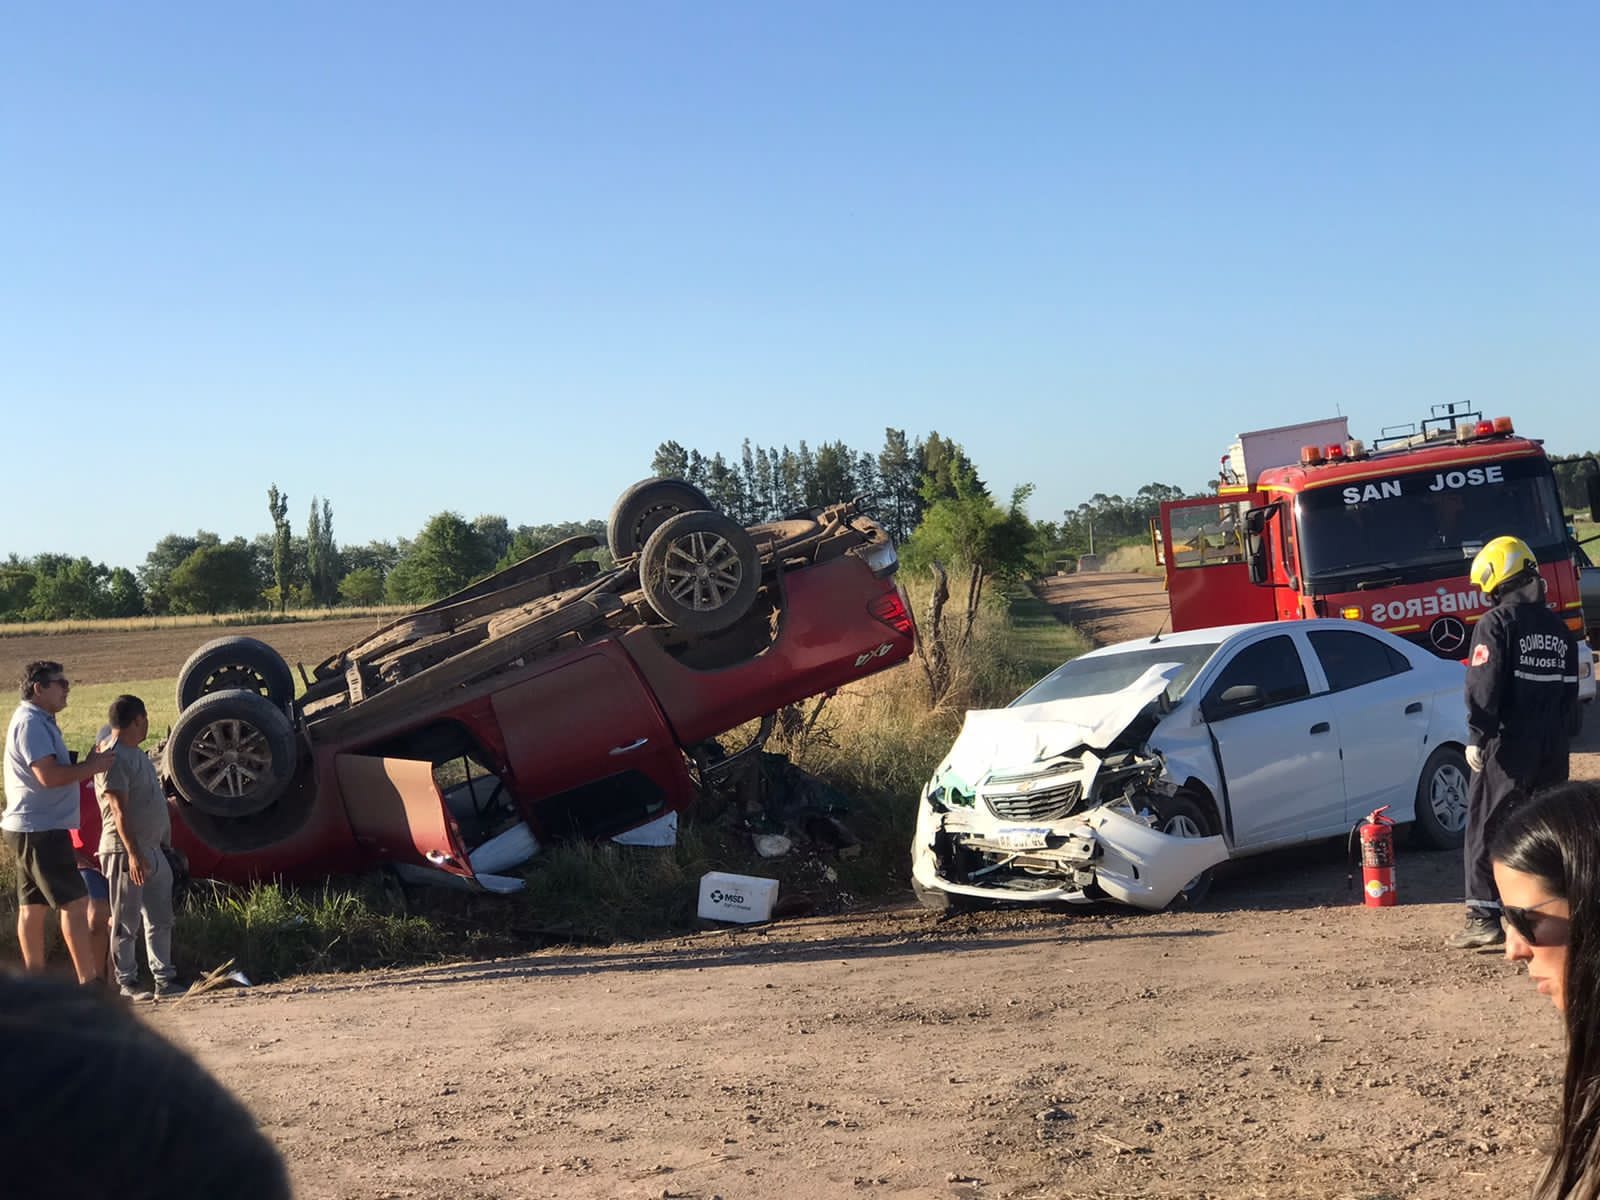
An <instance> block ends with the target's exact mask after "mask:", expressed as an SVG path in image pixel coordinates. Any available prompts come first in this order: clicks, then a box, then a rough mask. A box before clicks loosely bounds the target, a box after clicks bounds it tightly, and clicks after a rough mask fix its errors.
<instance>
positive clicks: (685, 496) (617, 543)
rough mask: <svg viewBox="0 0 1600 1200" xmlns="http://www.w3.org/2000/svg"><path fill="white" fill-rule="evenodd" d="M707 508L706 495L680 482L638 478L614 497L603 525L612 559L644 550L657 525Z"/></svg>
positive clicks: (658, 526) (678, 480) (625, 556)
mask: <svg viewBox="0 0 1600 1200" xmlns="http://www.w3.org/2000/svg"><path fill="white" fill-rule="evenodd" d="M710 508H711V501H710V500H707V499H706V494H705V493H704V492H702V491H701V490H700V489H699V488H697V487H695V486H694V484H692V483H685V482H684V481H683V480H681V479H642V480H640V481H639V482H638V483H636V484H634V485H633V486H632V487H631V488H629V489H628V490H627V491H625V492H623V493H622V495H620V496H618V497H617V502H616V504H614V505H612V508H611V519H610V520H608V521H607V522H606V544H607V545H608V546H610V548H611V557H612V558H618V559H621V558H628V557H630V556H632V555H635V554H637V553H639V551H641V550H643V549H644V544H645V543H646V542H647V541H649V540H650V535H651V534H652V533H654V532H655V531H656V530H657V529H659V528H660V527H661V523H662V522H663V521H666V520H668V519H670V518H672V517H675V516H677V515H678V514H679V513H686V512H704V511H708V510H710Z"/></svg>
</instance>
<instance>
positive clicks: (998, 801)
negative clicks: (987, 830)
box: [984, 780, 1083, 821]
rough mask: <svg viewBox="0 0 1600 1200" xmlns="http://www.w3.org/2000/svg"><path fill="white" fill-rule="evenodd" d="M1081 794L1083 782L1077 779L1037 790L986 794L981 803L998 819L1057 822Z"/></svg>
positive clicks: (1075, 804)
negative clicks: (996, 794)
mask: <svg viewBox="0 0 1600 1200" xmlns="http://www.w3.org/2000/svg"><path fill="white" fill-rule="evenodd" d="M1082 795H1083V784H1082V783H1081V782H1079V781H1078V780H1073V781H1072V782H1071V783H1064V784H1062V785H1061V786H1060V787H1053V788H1041V789H1040V790H1039V791H1037V792H1020V793H1018V792H1011V793H1007V794H1005V795H1000V796H995V795H988V796H985V797H984V802H985V803H986V804H988V806H989V811H990V812H992V813H993V814H994V815H995V816H997V817H999V818H1000V819H1001V820H1002V821H1059V820H1060V819H1061V818H1062V817H1065V816H1069V815H1070V814H1071V812H1072V810H1073V809H1074V808H1076V807H1077V805H1078V800H1079V798H1080V797H1082Z"/></svg>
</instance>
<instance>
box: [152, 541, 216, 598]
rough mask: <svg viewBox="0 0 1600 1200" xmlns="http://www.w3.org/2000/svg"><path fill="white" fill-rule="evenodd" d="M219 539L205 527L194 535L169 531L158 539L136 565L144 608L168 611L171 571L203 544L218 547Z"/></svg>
mask: <svg viewBox="0 0 1600 1200" xmlns="http://www.w3.org/2000/svg"><path fill="white" fill-rule="evenodd" d="M221 544H222V539H221V538H219V537H218V536H217V535H216V534H214V533H210V532H208V531H207V530H204V529H201V530H198V531H197V532H196V533H195V535H194V536H193V537H187V536H185V535H184V534H181V533H169V534H167V536H166V537H164V538H162V539H161V540H160V541H159V542H157V543H156V544H155V546H154V548H153V549H151V551H150V553H149V554H147V555H146V556H145V560H144V565H143V566H142V567H140V568H139V572H138V574H139V584H140V586H142V587H143V588H144V600H145V607H146V608H147V609H149V611H150V612H152V613H165V612H168V611H171V599H170V596H169V595H168V590H167V584H168V582H169V581H170V580H171V578H172V573H173V572H174V571H176V570H177V569H178V567H179V566H181V565H182V564H183V561H184V560H185V559H187V558H188V557H189V556H190V555H191V554H193V553H194V552H195V551H196V550H198V549H200V548H201V547H202V546H220V545H221Z"/></svg>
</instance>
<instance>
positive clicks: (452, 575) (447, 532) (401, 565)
mask: <svg viewBox="0 0 1600 1200" xmlns="http://www.w3.org/2000/svg"><path fill="white" fill-rule="evenodd" d="M493 565H494V559H492V558H490V557H489V547H488V545H487V543H485V541H484V539H483V536H482V535H481V534H479V533H478V531H477V530H476V529H474V528H473V527H472V526H471V525H470V524H468V523H467V522H466V521H464V520H463V519H462V518H461V516H460V515H459V514H457V513H453V512H442V513H437V514H435V515H434V516H433V517H431V518H429V520H428V523H427V524H426V525H424V526H423V527H422V532H421V533H419V534H417V540H416V542H414V543H413V544H412V547H411V552H410V553H409V554H407V555H406V556H405V557H404V558H402V559H401V560H400V561H399V562H398V563H396V564H395V568H394V570H392V571H390V572H389V578H388V579H387V580H386V581H385V584H384V593H385V595H387V596H388V597H389V598H390V599H391V600H393V601H394V602H396V603H400V604H420V603H425V602H427V601H432V600H437V599H439V598H440V597H441V596H448V595H449V594H450V593H451V592H454V591H457V590H459V589H460V588H463V587H466V585H467V584H469V583H471V582H472V581H473V580H474V579H476V578H478V577H479V576H480V575H483V574H486V573H487V572H488V571H489V569H490V568H491V567H492V566H493Z"/></svg>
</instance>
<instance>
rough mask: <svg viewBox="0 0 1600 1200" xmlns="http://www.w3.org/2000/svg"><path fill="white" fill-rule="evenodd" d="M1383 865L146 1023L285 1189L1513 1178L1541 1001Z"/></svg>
mask: <svg viewBox="0 0 1600 1200" xmlns="http://www.w3.org/2000/svg"><path fill="white" fill-rule="evenodd" d="M1135 578H1137V577H1135ZM1098 582H1099V584H1100V585H1103V587H1104V589H1105V590H1103V591H1100V592H1099V593H1098V595H1097V594H1096V585H1093V584H1086V585H1085V586H1084V587H1083V588H1082V589H1075V588H1072V587H1070V586H1065V587H1064V588H1063V589H1062V590H1061V591H1060V592H1057V591H1056V589H1054V588H1053V589H1052V599H1054V600H1058V601H1059V602H1062V603H1071V604H1073V605H1075V606H1077V608H1076V609H1075V611H1076V612H1077V614H1078V615H1079V617H1080V618H1081V619H1086V620H1091V623H1092V624H1093V625H1094V626H1095V627H1096V628H1098V629H1099V630H1100V631H1101V632H1102V633H1104V631H1105V630H1107V629H1130V628H1132V624H1131V623H1132V622H1134V621H1135V620H1136V617H1137V616H1138V614H1136V613H1135V612H1133V611H1130V610H1131V609H1137V608H1138V606H1140V605H1141V604H1144V603H1147V602H1148V597H1147V596H1146V597H1144V598H1141V596H1140V594H1139V589H1138V588H1136V587H1133V586H1132V585H1130V584H1128V583H1127V582H1126V580H1121V579H1116V578H1112V577H1106V578H1103V579H1102V580H1100V581H1098ZM1119 589H1120V590H1119ZM1146 590H1148V585H1146ZM1119 636H1120V635H1119ZM1597 734H1600V730H1597V729H1596V721H1595V719H1594V718H1593V717H1591V720H1590V726H1589V729H1588V731H1587V739H1586V743H1585V745H1586V747H1587V748H1588V749H1589V750H1590V751H1593V750H1594V749H1596V748H1597V747H1596V746H1595V743H1596V740H1597ZM1594 758H1595V755H1594V754H1593V753H1590V754H1588V755H1586V756H1585V758H1584V760H1583V761H1584V762H1585V764H1588V765H1589V767H1590V768H1592V763H1593V761H1594ZM1400 869H1401V886H1402V895H1403V898H1404V904H1403V906H1401V907H1399V908H1394V909H1388V910H1368V909H1364V908H1361V907H1359V906H1358V905H1357V904H1356V903H1355V902H1354V897H1353V895H1352V893H1351V891H1350V890H1349V887H1348V884H1347V879H1346V867H1345V858H1344V848H1343V847H1342V846H1335V845H1329V844H1323V845H1318V846H1312V847H1306V848H1303V849H1300V850H1297V851H1293V852H1288V853H1283V854H1277V855H1271V856H1267V857H1266V858H1264V859H1260V860H1255V861H1253V862H1250V863H1248V864H1244V865H1242V866H1238V867H1236V868H1234V870H1233V871H1232V874H1231V876H1229V877H1228V878H1225V879H1224V880H1222V881H1220V882H1219V885H1218V886H1217V888H1216V889H1215V890H1214V891H1213V894H1212V899H1211V900H1210V901H1209V903H1208V904H1207V906H1206V907H1205V908H1204V909H1202V910H1200V911H1194V912H1174V913H1164V914H1157V915H1150V914H1139V913H1132V912H1120V911H1115V910H1107V911H1103V912H1098V911H1096V912H1085V911H1079V912H1072V913H1065V914H1063V913H1029V912H1008V913H999V914H986V915H982V916H967V917H956V918H952V919H950V920H947V921H944V922H939V921H936V920H935V919H934V918H933V917H932V916H931V915H929V914H926V913H923V912H921V911H918V910H915V909H912V908H909V907H906V908H900V909H894V910H885V911H874V912H868V913H860V914H855V915H851V916H848V917H844V918H826V919H823V918H818V919H815V920H804V921H790V922H783V923H778V924H774V925H771V926H768V927H764V928H757V929H747V930H733V931H717V932H709V933H705V934H702V935H698V936H696V937H691V938H685V939H681V940H677V941H673V942H670V943H655V944H650V945H642V946H631V947H616V948H612V949H608V950H600V951H562V952H550V953H545V954H539V955H533V956H530V957H527V958H520V959H515V960H506V961H498V962H490V963H474V964H463V965H458V966H447V967H439V968H430V969H424V970H410V971H401V972H393V973H376V974H369V975H362V976H341V977H318V978H315V979H308V980H302V981H299V982H297V983H289V984H284V985H279V986H273V987H267V988H259V989H254V990H251V991H248V992H234V993H220V994H215V995H212V996H207V997H199V998H195V999H192V1000H185V1001H181V1002H178V1003H175V1004H163V1005H161V1006H160V1008H159V1009H158V1010H157V1011H156V1012H155V1013H154V1015H153V1020H154V1021H155V1023H156V1024H157V1026H158V1027H160V1028H162V1029H163V1030H165V1031H166V1032H167V1033H169V1034H170V1035H171V1036H173V1037H175V1038H177V1039H178V1040H180V1041H182V1042H183V1043H185V1044H186V1045H188V1046H190V1047H191V1048H192V1049H193V1050H194V1051H195V1053H196V1054H198V1055H199V1057H200V1058H201V1059H202V1060H203V1061H204V1062H205V1063H206V1064H207V1065H209V1066H210V1067H211V1068H212V1069H213V1070H214V1071H215V1072H216V1073H217V1074H218V1075H219V1076H220V1077H221V1078H222V1079H224V1080H225V1081H226V1082H227V1083H228V1084H230V1085H231V1086H232V1087H234V1088H235V1089H236V1090H237V1091H238V1092H239V1093H240V1094H241V1095H242V1096H243V1097H244V1098H245V1099H246V1101H247V1102H248V1103H249V1104H250V1106H251V1107H252V1109H253V1110H254V1111H255V1112H256V1113H257V1114H258V1116H259V1117H260V1119H261V1121H262V1123H263V1125H264V1127H265V1128H266V1130H267V1131H268V1133H269V1134H270V1135H271V1136H272V1137H273V1139H274V1140H275V1141H276V1142H277V1143H278V1145H279V1146H280V1147H282V1149H283V1152H284V1154H285V1156H286V1157H287V1159H288V1161H289V1162H290V1164H291V1168H292V1170H293V1173H294V1176H295V1179H296V1184H297V1187H298V1190H299V1194H300V1195H301V1196H302V1197H311V1198H323V1197H326V1198H333V1197H340V1198H343V1197H369V1198H373V1200H377V1198H379V1197H390V1198H396V1197H413V1196H416V1197H434V1196H453V1197H463V1198H486V1197H543V1196H552V1197H555V1196H559V1197H596V1198H599V1197H700V1198H703V1200H708V1198H710V1197H713V1196H722V1197H727V1198H728V1200H733V1198H735V1197H768V1196H773V1197H775V1196H784V1197H792V1198H797V1200H811V1198H816V1200H821V1198H823V1197H838V1196H875V1197H881V1198H884V1200H889V1198H893V1200H913V1198H915V1200H923V1198H933V1197H991V1196H992V1197H1079V1196H1083V1197H1087V1196H1124V1197H1135V1196H1140V1197H1143V1196H1185V1197H1300V1196H1304V1197H1348V1198H1352V1200H1353V1198H1355V1197H1363V1198H1367V1200H1378V1198H1380V1197H1400V1196H1407V1197H1411V1196H1415V1197H1424V1198H1426V1197H1439V1198H1444V1197H1449V1198H1451V1200H1459V1198H1461V1197H1466V1196H1480V1195H1481V1196H1496V1197H1501V1196H1508V1195H1517V1194H1522V1193H1524V1192H1526V1190H1527V1188H1528V1186H1529V1184H1530V1183H1531V1181H1532V1179H1533V1176H1534V1173H1535V1171H1536V1169H1537V1165H1538V1161H1539V1160H1538V1155H1539V1148H1540V1144H1541V1142H1542V1140H1543V1137H1544V1133H1545V1130H1546V1128H1547V1123H1548V1120H1549V1118H1550V1116H1551V1113H1552V1106H1553V1104H1554V1101H1555V1085H1556V1082H1557V1080H1558V1078H1559V1074H1560V1057H1559V1056H1560V1042H1561V1036H1560V1029H1559V1025H1558V1022H1557V1018H1556V1015H1555V1014H1554V1012H1553V1011H1552V1010H1550V1008H1549V1005H1548V1004H1547V1003H1546V1002H1545V1001H1544V1000H1543V999H1542V998H1540V997H1539V996H1537V995H1535V994H1534V993H1533V991H1532V989H1531V988H1530V987H1529V986H1528V984H1527V981H1526V980H1525V979H1524V978H1522V977H1521V975H1520V972H1519V970H1518V969H1517V968H1515V967H1513V966H1511V965H1509V964H1506V963H1504V962H1503V961H1501V960H1499V959H1497V958H1495V957H1493V956H1490V955H1475V954H1461V953H1456V952H1448V951H1446V950H1444V949H1443V948H1442V946H1441V945H1440V942H1441V940H1442V939H1443V937H1444V936H1445V935H1446V934H1447V933H1449V932H1450V931H1451V930H1452V929H1453V928H1454V927H1455V926H1456V923H1457V921H1458V919H1459V907H1458V905H1459V896H1460V864H1459V861H1458V860H1457V859H1456V857H1455V856H1454V855H1439V854H1423V853H1417V852H1410V851H1403V852H1402V857H1401V860H1400Z"/></svg>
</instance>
